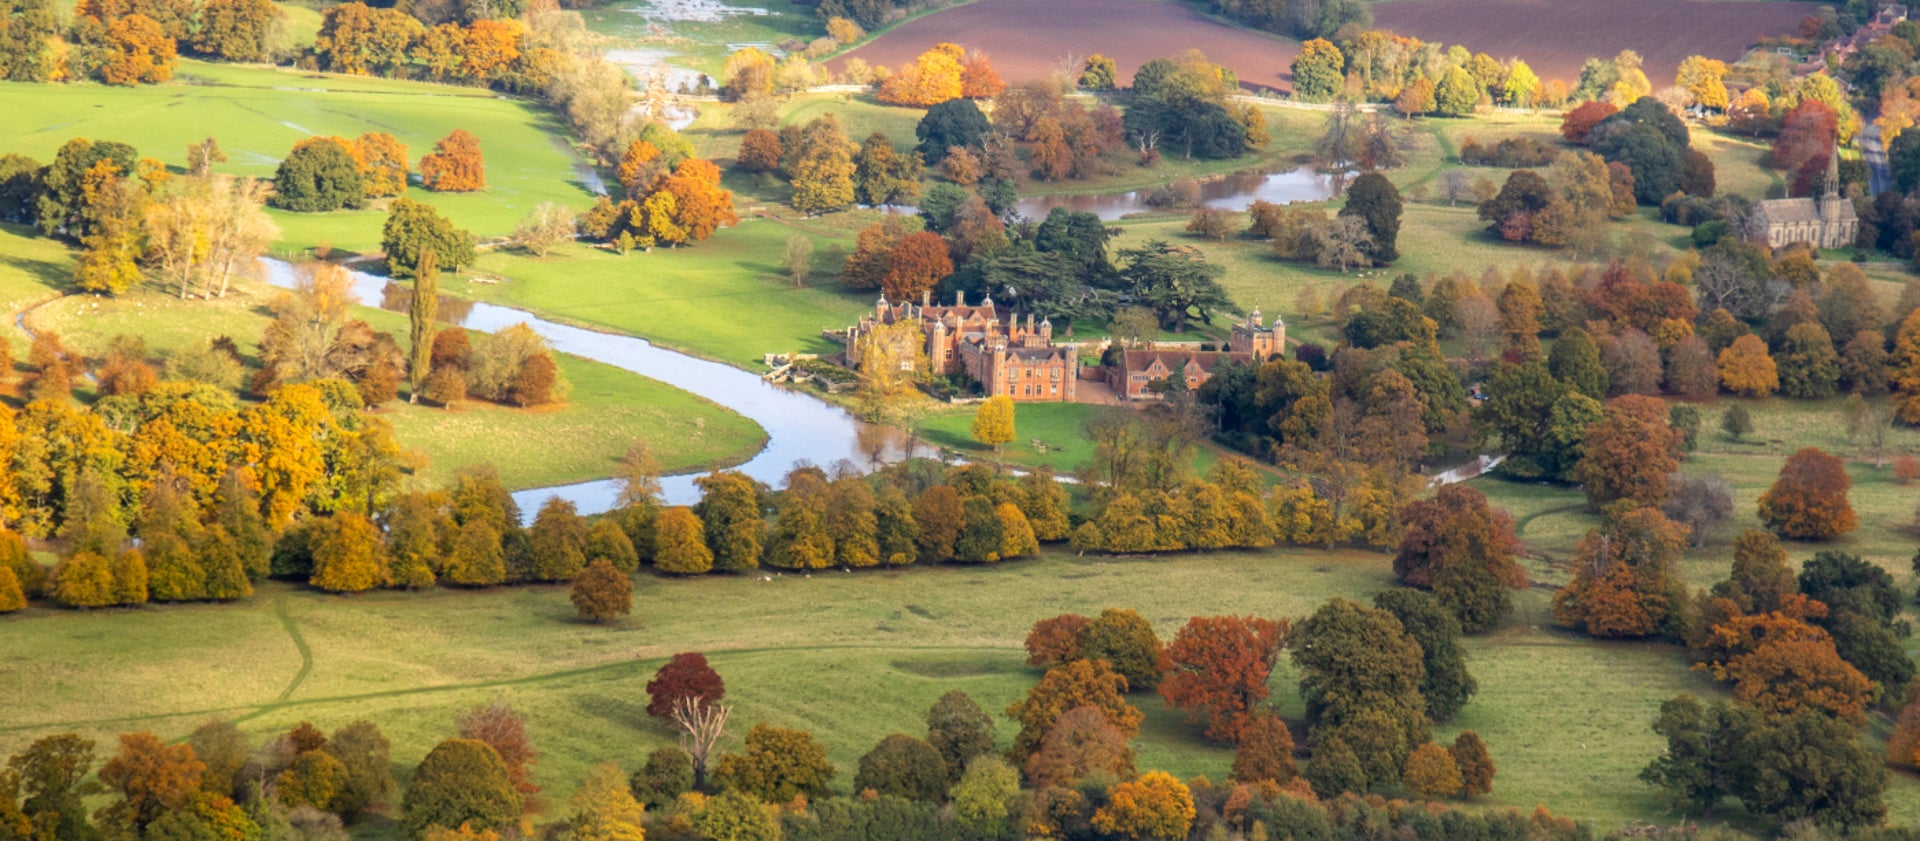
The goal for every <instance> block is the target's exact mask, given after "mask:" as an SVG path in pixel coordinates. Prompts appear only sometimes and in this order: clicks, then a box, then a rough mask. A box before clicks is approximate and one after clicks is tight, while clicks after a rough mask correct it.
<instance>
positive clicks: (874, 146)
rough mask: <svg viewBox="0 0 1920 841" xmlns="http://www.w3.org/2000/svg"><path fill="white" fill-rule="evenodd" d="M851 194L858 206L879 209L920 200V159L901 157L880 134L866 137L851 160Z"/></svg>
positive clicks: (910, 156) (908, 156) (884, 136)
mask: <svg viewBox="0 0 1920 841" xmlns="http://www.w3.org/2000/svg"><path fill="white" fill-rule="evenodd" d="M853 182H854V184H853V194H854V199H855V200H856V201H858V202H860V203H861V204H865V205H871V206H873V207H881V206H884V205H894V204H906V203H910V202H912V201H913V200H914V199H917V198H919V197H920V159H919V158H916V157H914V156H912V155H907V156H904V157H903V156H902V155H901V154H900V153H899V152H897V151H895V150H894V148H893V141H892V140H889V139H888V138H887V136H886V135H885V134H883V133H881V132H877V131H876V132H874V133H873V134H871V135H868V137H867V140H866V142H865V143H862V144H860V153H859V154H857V155H855V156H854V159H853Z"/></svg>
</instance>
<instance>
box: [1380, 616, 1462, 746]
mask: <svg viewBox="0 0 1920 841" xmlns="http://www.w3.org/2000/svg"><path fill="white" fill-rule="evenodd" d="M1373 605H1374V607H1377V608H1379V609H1381V610H1384V611H1386V612H1388V613H1391V614H1393V616H1394V618H1396V619H1398V620H1400V627H1402V628H1404V629H1405V630H1406V632H1407V635H1408V636H1410V637H1413V640H1414V642H1417V643H1419V644H1420V663H1421V665H1422V666H1423V674H1422V676H1421V678H1420V695H1421V697H1423V698H1425V699H1426V702H1427V717H1428V718H1429V719H1432V720H1433V721H1436V722H1440V721H1446V720H1448V719H1451V718H1453V716H1454V714H1455V713H1458V712H1459V711H1460V709H1461V708H1462V707H1465V706H1466V705H1467V699H1468V698H1471V697H1472V696H1473V693H1475V692H1477V691H1479V689H1480V685H1479V683H1478V682H1476V681H1475V680H1474V679H1473V675H1471V674H1468V673H1467V656H1466V652H1465V651H1464V650H1463V649H1462V648H1461V647H1460V633H1461V631H1460V620H1458V619H1456V618H1454V615H1453V613H1452V612H1450V611H1448V610H1447V609H1446V608H1445V607H1444V606H1443V605H1442V604H1441V603H1440V601H1439V600H1438V599H1435V598H1434V597H1433V596H1430V595H1427V594H1426V593H1422V592H1420V591H1418V590H1409V589H1405V588H1399V589H1393V590H1388V591H1386V592H1383V593H1380V594H1379V595H1376V596H1374V597H1373Z"/></svg>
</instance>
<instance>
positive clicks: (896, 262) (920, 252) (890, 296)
mask: <svg viewBox="0 0 1920 841" xmlns="http://www.w3.org/2000/svg"><path fill="white" fill-rule="evenodd" d="M950 274H953V261H952V259H951V258H950V257H949V256H948V252H947V242H946V240H944V239H941V238H940V235H939V234H935V233H931V232H927V231H921V232H919V233H912V234H907V235H905V236H903V237H901V238H900V239H899V241H898V242H896V243H895V244H894V246H893V248H892V250H891V251H890V252H889V254H888V259H887V270H886V274H885V276H884V277H882V278H881V282H880V289H881V292H882V294H884V295H886V297H887V300H890V301H918V300H920V298H921V295H922V293H924V292H927V291H929V290H931V289H933V288H934V286H936V285H938V284H939V283H940V281H942V280H945V279H946V277H947V276H948V275H950Z"/></svg>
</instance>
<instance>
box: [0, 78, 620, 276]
mask: <svg viewBox="0 0 1920 841" xmlns="http://www.w3.org/2000/svg"><path fill="white" fill-rule="evenodd" d="M0 101H4V102H5V103H6V110H7V119H5V120H3V121H0V149H5V150H7V151H10V152H16V153H19V154H24V155H28V156H31V157H33V158H36V159H38V160H40V161H41V162H43V163H44V162H46V161H49V160H52V158H53V155H54V152H55V151H57V150H58V149H59V148H60V145H61V144H63V143H65V142H67V141H68V140H70V139H72V138H75V137H85V138H89V139H92V140H117V141H121V142H125V143H131V144H133V145H134V147H135V148H137V149H139V150H140V153H141V155H143V156H146V157H151V158H156V159H158V160H160V161H162V162H164V163H166V164H168V165H170V166H173V167H182V166H184V165H185V164H186V155H187V146H188V144H191V143H198V142H200V141H201V140H202V139H204V138H207V137H209V136H211V137H213V138H214V139H216V140H218V141H219V142H220V147H221V149H222V150H223V151H225V152H226V154H227V158H228V161H227V163H225V164H223V165H221V166H219V167H218V169H220V170H222V171H226V172H231V173H235V174H240V175H250V176H255V177H262V178H271V177H272V176H273V173H274V170H275V168H276V167H277V166H279V162H280V159H281V158H282V157H285V155H286V154H287V151H288V150H289V149H291V148H293V144H295V143H297V142H299V141H301V140H304V139H306V138H308V137H311V136H313V135H338V136H341V137H347V138H353V137H357V136H359V135H360V134H362V133H365V132H388V133H391V134H393V135H394V136H395V137H396V138H398V139H399V140H400V142H401V143H404V144H406V147H407V154H408V155H409V156H410V157H411V158H412V159H413V161H414V163H415V165H416V166H417V165H418V162H419V159H420V156H422V155H425V154H427V153H429V152H432V151H433V144H434V142H435V141H437V140H439V139H440V138H442V137H445V136H446V135H447V134H448V133H449V132H451V131H453V130H454V129H456V128H464V129H466V130H467V131H469V132H472V133H473V135H474V136H476V137H478V138H479V139H480V146H481V149H482V151H483V153H484V154H485V156H486V163H487V189H486V190H485V191H483V192H477V193H433V192H430V191H427V190H424V189H421V188H419V187H417V186H416V187H415V188H414V189H411V190H409V191H408V192H407V196H408V197H409V198H412V199H415V200H417V201H425V202H428V203H431V204H433V205H435V206H436V207H438V208H440V209H441V211H442V212H444V213H446V214H447V215H448V217H450V218H451V219H452V220H453V221H454V223H455V224H458V225H460V226H461V227H464V228H467V229H469V230H471V231H473V233H474V234H476V235H478V236H481V237H495V236H504V235H506V234H509V233H511V232H512V231H513V227H514V225H515V224H516V223H518V222H519V221H520V220H521V218H523V217H525V216H526V215H527V213H528V212H530V211H531V210H532V209H533V207H534V206H535V205H537V204H539V203H541V202H549V201H551V202H559V203H561V204H566V205H569V206H572V207H575V208H577V209H584V208H585V207H587V206H588V205H590V204H592V201H593V194H592V193H591V192H590V191H588V190H587V188H586V186H585V184H584V183H583V182H582V180H581V179H580V176H579V174H578V172H577V171H576V169H575V168H576V166H577V165H579V164H580V163H581V160H582V159H581V158H580V157H579V156H578V155H576V154H575V153H574V152H573V150H572V148H571V146H570V145H569V144H568V142H567V141H566V140H565V139H564V129H563V127H561V126H560V125H559V124H558V123H556V122H555V121H554V119H553V117H552V116H551V115H550V114H549V113H548V112H546V111H544V110H542V109H540V108H538V107H536V106H535V105H533V104H531V103H528V102H523V101H520V100H515V99H509V98H506V97H502V96H498V95H496V94H494V93H493V92H491V91H487V90H483V89H480V88H463V87H456V86H451V85H433V84H427V83H422V82H403V81H395V80H389V79H374V78H368V77H355V76H340V75H336V74H321V73H310V72H300V71H294V70H283V69H274V68H263V67H252V66H239V65H229V64H212V63H206V62H199V61H191V60H188V61H182V62H181V63H180V70H179V72H178V73H177V74H176V75H175V77H174V81H173V82H170V83H168V84H164V85H154V86H144V87H134V88H116V87H109V86H105V85H92V84H69V85H35V84H23V83H10V82H0ZM273 215H274V218H275V221H277V222H278V223H279V224H280V227H281V231H282V237H281V241H280V244H279V245H278V246H277V247H276V250H277V251H278V252H280V253H283V254H299V253H303V252H306V251H308V250H311V249H313V248H316V247H322V246H325V247H328V248H330V249H332V250H333V251H334V252H336V253H368V252H375V251H378V250H379V243H380V226H381V224H382V223H383V222H384V221H385V220H386V214H385V212H384V211H383V210H381V209H379V208H368V209H365V210H359V211H341V212H336V213H284V212H280V211H274V212H273Z"/></svg>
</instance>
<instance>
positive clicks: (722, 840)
mask: <svg viewBox="0 0 1920 841" xmlns="http://www.w3.org/2000/svg"><path fill="white" fill-rule="evenodd" d="M693 825H694V828H696V829H698V830H699V831H700V835H701V836H702V837H705V838H708V839H711V841H780V824H779V822H778V821H776V820H774V817H773V815H771V814H768V812H767V809H766V807H765V806H763V805H761V803H760V801H759V800H758V799H757V798H755V797H754V796H753V795H751V794H748V793H746V792H744V791H738V790H734V789H728V790H726V791H723V792H721V793H720V794H718V795H716V796H714V797H712V798H710V799H708V800H707V805H706V808H705V809H704V810H702V811H701V812H700V813H699V814H698V815H697V816H696V817H695V818H694V821H693Z"/></svg>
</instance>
